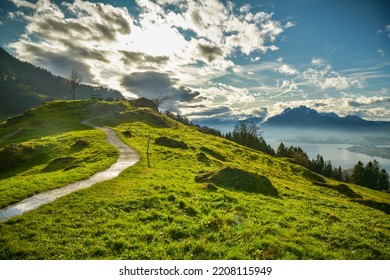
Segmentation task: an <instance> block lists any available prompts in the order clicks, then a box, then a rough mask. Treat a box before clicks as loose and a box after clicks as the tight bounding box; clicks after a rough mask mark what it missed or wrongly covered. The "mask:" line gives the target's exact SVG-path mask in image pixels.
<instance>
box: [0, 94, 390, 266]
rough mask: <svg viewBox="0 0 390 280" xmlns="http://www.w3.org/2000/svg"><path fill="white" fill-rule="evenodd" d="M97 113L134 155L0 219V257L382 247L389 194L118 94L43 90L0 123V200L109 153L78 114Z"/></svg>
mask: <svg viewBox="0 0 390 280" xmlns="http://www.w3.org/2000/svg"><path fill="white" fill-rule="evenodd" d="M97 116H104V117H101V118H98V119H96V120H95V122H96V123H97V124H99V125H107V126H110V127H112V128H114V129H115V130H116V131H117V133H118V135H119V136H120V137H121V139H122V140H123V141H124V142H125V143H127V144H128V145H129V146H131V147H133V148H134V149H136V150H137V151H138V152H139V154H140V156H141V160H140V161H139V162H138V163H137V164H136V165H135V166H133V167H130V168H128V169H127V170H125V171H124V172H122V173H121V174H120V175H119V177H117V178H115V179H113V180H110V181H106V182H103V183H99V184H96V185H94V186H93V187H91V188H89V189H85V190H81V191H78V192H75V193H72V194H70V195H68V196H66V197H63V198H61V199H58V200H57V201H54V202H52V203H50V204H47V205H44V206H42V207H40V208H38V209H36V210H33V211H31V212H28V213H25V214H23V215H22V216H19V217H15V218H12V219H10V220H8V221H7V222H4V223H0V259H389V258H390V243H389V240H390V219H389V214H390V211H389V210H390V195H389V194H387V193H383V192H377V191H373V190H370V189H366V188H363V187H359V186H355V185H350V184H348V185H346V184H341V183H340V182H337V181H333V180H329V179H326V178H324V177H322V176H320V175H318V174H315V173H313V172H311V171H309V170H307V169H305V168H303V167H300V166H298V165H294V164H292V163H290V162H289V161H288V159H286V160H284V159H279V158H274V157H271V156H268V155H266V154H263V153H261V152H258V151H255V150H251V149H248V148H246V147H243V146H240V145H238V144H235V143H233V142H230V141H227V140H226V139H223V138H219V137H216V136H212V135H208V134H204V133H202V132H201V131H199V130H197V129H196V128H193V127H188V126H184V125H182V124H180V123H177V122H175V121H173V120H171V119H169V118H167V117H165V116H163V115H160V114H158V113H156V112H155V111H153V110H151V109H148V108H136V107H132V106H130V105H129V104H128V103H127V102H124V101H121V102H119V101H118V102H101V101H73V102H65V101H61V102H59V101H58V102H52V103H47V104H44V105H43V106H40V107H38V108H36V109H34V110H30V111H28V112H26V113H25V114H24V115H22V116H19V117H17V118H14V119H10V120H8V121H7V122H6V123H3V124H1V125H0V153H3V154H2V155H3V156H0V161H1V162H0V164H2V165H3V166H5V167H6V168H0V170H1V171H0V180H1V183H0V205H1V208H3V207H5V206H6V205H9V204H11V203H12V202H14V201H17V200H21V199H22V198H23V197H27V196H30V195H32V194H34V193H36V192H40V191H42V190H45V189H50V188H54V187H59V186H62V185H64V184H66V183H69V182H72V181H75V180H79V179H80V178H82V177H88V176H89V175H90V174H92V173H94V172H96V171H97V170H102V169H105V168H106V167H107V166H109V165H110V164H111V163H112V162H113V161H115V158H116V157H117V152H116V151H115V149H114V148H113V147H111V146H109V145H108V144H107V143H106V142H105V139H104V135H103V134H102V132H100V131H99V130H97V129H92V128H90V127H87V126H84V125H82V124H80V121H81V120H83V119H86V118H92V117H97ZM149 136H150V139H151V140H150V168H148V164H147V159H146V149H147V143H148V137H149ZM4 155H7V160H6V159H5V158H6V157H5V156H4Z"/></svg>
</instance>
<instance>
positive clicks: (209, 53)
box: [197, 44, 223, 62]
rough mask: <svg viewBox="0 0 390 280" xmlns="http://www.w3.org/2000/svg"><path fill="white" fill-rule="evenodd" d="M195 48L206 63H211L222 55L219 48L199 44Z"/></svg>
mask: <svg viewBox="0 0 390 280" xmlns="http://www.w3.org/2000/svg"><path fill="white" fill-rule="evenodd" d="M197 48H198V50H199V51H200V54H201V56H203V57H204V58H205V59H206V60H207V61H208V62H213V61H214V60H216V59H217V58H218V57H221V56H222V55H223V52H222V49H221V48H220V47H216V46H211V45H203V44H199V45H198V46H197Z"/></svg>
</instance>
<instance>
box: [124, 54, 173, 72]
mask: <svg viewBox="0 0 390 280" xmlns="http://www.w3.org/2000/svg"><path fill="white" fill-rule="evenodd" d="M119 53H121V54H122V61H123V63H124V64H126V65H136V66H138V67H140V68H143V69H155V70H158V69H161V67H162V66H163V65H166V64H167V62H168V60H169V57H168V56H151V55H147V54H145V53H142V52H132V51H119Z"/></svg>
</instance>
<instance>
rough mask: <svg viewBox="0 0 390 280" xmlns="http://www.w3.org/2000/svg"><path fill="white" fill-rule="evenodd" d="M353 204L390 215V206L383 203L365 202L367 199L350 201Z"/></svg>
mask: <svg viewBox="0 0 390 280" xmlns="http://www.w3.org/2000/svg"><path fill="white" fill-rule="evenodd" d="M351 201H353V202H357V203H359V204H361V205H364V206H367V207H370V208H374V209H377V210H379V211H382V212H383V213H386V214H388V215H389V214H390V204H388V203H384V202H377V201H374V200H367V199H351Z"/></svg>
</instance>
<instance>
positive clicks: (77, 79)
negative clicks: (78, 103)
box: [67, 68, 83, 100]
mask: <svg viewBox="0 0 390 280" xmlns="http://www.w3.org/2000/svg"><path fill="white" fill-rule="evenodd" d="M82 81H83V76H82V75H81V73H80V72H79V71H78V70H76V69H74V68H72V72H71V73H70V75H69V78H68V80H67V83H68V85H69V86H70V88H71V90H72V99H73V100H74V98H75V95H76V88H77V87H78V86H79V85H80V83H81V82H82Z"/></svg>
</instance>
